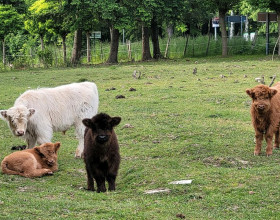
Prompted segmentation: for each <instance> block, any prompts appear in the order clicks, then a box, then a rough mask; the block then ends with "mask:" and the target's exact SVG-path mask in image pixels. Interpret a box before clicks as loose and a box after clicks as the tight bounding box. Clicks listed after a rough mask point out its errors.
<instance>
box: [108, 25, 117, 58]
mask: <svg viewBox="0 0 280 220" xmlns="http://www.w3.org/2000/svg"><path fill="white" fill-rule="evenodd" d="M110 36H111V44H110V55H109V57H108V60H107V63H118V52H119V37H120V33H119V30H118V29H115V28H114V27H113V26H112V27H110Z"/></svg>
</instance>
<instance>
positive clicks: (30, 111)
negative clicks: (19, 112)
mask: <svg viewBox="0 0 280 220" xmlns="http://www.w3.org/2000/svg"><path fill="white" fill-rule="evenodd" d="M28 111H29V114H28V116H29V117H30V116H32V115H33V114H34V113H35V109H34V108H29V109H28Z"/></svg>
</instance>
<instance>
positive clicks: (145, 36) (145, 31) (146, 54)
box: [142, 25, 152, 61]
mask: <svg viewBox="0 0 280 220" xmlns="http://www.w3.org/2000/svg"><path fill="white" fill-rule="evenodd" d="M151 59H152V56H151V51H150V42H149V28H147V27H145V26H144V25H142V61H145V60H151Z"/></svg>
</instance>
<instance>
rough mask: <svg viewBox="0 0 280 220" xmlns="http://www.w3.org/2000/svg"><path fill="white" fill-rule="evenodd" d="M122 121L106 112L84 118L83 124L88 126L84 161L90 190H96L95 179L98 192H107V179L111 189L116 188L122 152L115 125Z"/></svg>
mask: <svg viewBox="0 0 280 220" xmlns="http://www.w3.org/2000/svg"><path fill="white" fill-rule="evenodd" d="M120 121H121V118H120V117H113V118H111V117H110V116H109V115H107V114H105V113H100V114H97V115H96V116H94V117H93V118H91V119H89V118H86V119H84V120H83V124H84V125H85V126H86V130H85V148H84V161H85V164H86V171H87V179H88V182H87V184H88V190H92V191H94V190H95V189H94V182H93V179H95V181H96V184H97V192H106V186H105V180H107V181H108V184H109V190H110V191H112V190H115V180H116V177H117V174H118V169H119V165H120V153H119V145H118V140H117V136H116V133H115V131H114V127H115V126H117V125H118V124H119V123H120Z"/></svg>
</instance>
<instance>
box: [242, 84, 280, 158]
mask: <svg viewBox="0 0 280 220" xmlns="http://www.w3.org/2000/svg"><path fill="white" fill-rule="evenodd" d="M246 93H247V94H248V95H249V96H250V97H251V98H252V101H253V102H252V105H251V118H252V123H253V126H254V129H255V136H256V147H255V151H254V155H259V154H260V152H261V146H262V140H263V136H264V137H265V140H266V143H267V147H266V155H267V156H269V155H271V154H272V140H273V135H274V134H275V143H274V148H279V123H280V82H278V83H277V84H276V85H275V86H273V87H268V86H265V85H258V86H256V87H254V88H252V89H247V90H246Z"/></svg>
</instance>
